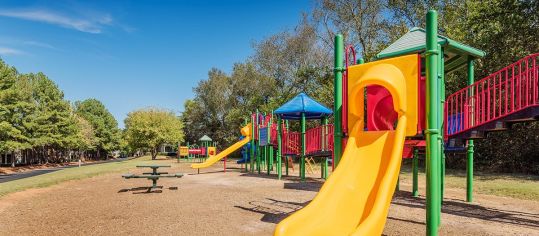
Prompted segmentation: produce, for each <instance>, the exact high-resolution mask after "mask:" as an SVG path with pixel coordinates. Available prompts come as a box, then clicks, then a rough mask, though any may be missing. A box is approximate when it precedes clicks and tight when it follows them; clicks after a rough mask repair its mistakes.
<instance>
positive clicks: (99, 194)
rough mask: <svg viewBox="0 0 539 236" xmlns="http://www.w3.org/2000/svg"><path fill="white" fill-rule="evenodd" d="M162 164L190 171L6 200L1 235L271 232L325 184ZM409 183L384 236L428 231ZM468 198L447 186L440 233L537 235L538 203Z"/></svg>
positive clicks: (68, 186) (73, 185)
mask: <svg viewBox="0 0 539 236" xmlns="http://www.w3.org/2000/svg"><path fill="white" fill-rule="evenodd" d="M164 163H170V164H172V165H173V167H172V170H171V171H169V172H183V173H186V175H185V176H184V177H183V178H180V179H175V178H174V179H172V178H170V179H162V180H159V182H158V184H159V185H162V186H163V188H162V189H158V190H154V191H151V192H148V191H147V189H146V188H144V187H145V186H149V185H150V181H148V180H145V179H129V180H124V179H122V178H121V177H120V174H118V173H117V174H107V175H102V176H96V177H93V178H88V179H83V180H77V181H69V182H65V183H62V184H59V185H56V186H53V187H48V188H44V189H31V190H27V191H23V192H18V193H14V194H10V195H8V196H5V197H3V198H0V235H150V234H151V235H221V236H222V235H271V234H272V232H273V229H274V227H275V224H276V223H278V222H279V221H280V220H282V219H283V218H285V217H286V216H287V215H289V214H290V213H291V212H294V211H296V210H298V209H300V208H301V207H303V206H304V205H306V204H307V203H308V202H309V201H310V200H311V199H312V198H313V197H314V196H315V195H316V193H317V191H318V189H319V188H320V186H321V184H322V182H321V181H318V180H312V181H309V182H307V183H299V182H298V181H297V179H295V178H290V179H286V180H283V181H277V180H276V179H275V176H269V177H268V176H267V175H252V174H246V173H241V172H240V171H239V170H238V169H232V170H229V171H227V173H223V172H222V169H220V168H219V165H215V167H213V168H210V169H206V170H203V171H202V172H201V174H196V170H191V169H190V168H189V164H187V163H181V164H176V163H175V161H172V160H171V161H159V164H164ZM228 166H230V167H237V166H236V165H235V164H232V162H229V164H228ZM132 171H133V173H140V172H142V171H143V170H141V169H136V168H134V169H133V170H132ZM0 187H1V186H0ZM410 188H411V186H410V183H406V182H404V183H401V191H399V192H398V193H396V195H395V197H394V199H393V204H392V206H391V209H390V213H389V218H388V221H387V224H386V228H385V231H384V234H386V235H424V232H425V210H424V200H425V199H424V198H423V197H419V198H413V197H410V195H411V194H410V192H409V189H410ZM420 190H421V191H422V193H424V189H420ZM464 196H465V193H464V191H463V190H459V189H446V194H445V197H446V199H445V201H444V207H443V215H442V217H443V220H442V227H441V231H440V234H441V235H459V236H462V235H539V203H538V202H535V201H525V200H516V199H512V198H504V197H497V196H490V195H480V194H476V195H475V200H476V202H475V203H474V204H467V203H465V202H464V201H463V198H464Z"/></svg>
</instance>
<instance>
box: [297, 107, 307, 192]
mask: <svg viewBox="0 0 539 236" xmlns="http://www.w3.org/2000/svg"><path fill="white" fill-rule="evenodd" d="M305 146H306V140H305V113H301V160H300V165H301V166H300V168H299V169H300V177H301V180H302V181H303V180H305Z"/></svg>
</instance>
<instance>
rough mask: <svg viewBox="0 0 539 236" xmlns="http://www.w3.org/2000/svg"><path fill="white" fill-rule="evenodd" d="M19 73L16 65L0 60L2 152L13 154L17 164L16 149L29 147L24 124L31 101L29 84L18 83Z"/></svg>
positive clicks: (12, 159) (0, 149) (0, 144)
mask: <svg viewBox="0 0 539 236" xmlns="http://www.w3.org/2000/svg"><path fill="white" fill-rule="evenodd" d="M19 76H20V75H19V74H18V72H17V70H16V69H15V68H14V67H11V66H8V65H6V64H5V63H4V62H3V61H1V60H0V152H1V153H7V152H9V153H10V154H11V161H12V162H11V163H12V166H14V165H15V162H16V161H15V151H16V150H20V149H23V148H27V147H29V145H30V143H29V141H30V140H29V137H28V136H27V132H26V131H27V130H26V127H25V124H24V121H25V116H24V115H23V114H26V113H27V112H28V108H29V106H30V103H29V102H28V100H29V96H27V95H28V93H27V92H28V87H29V86H28V84H27V83H17V81H18V78H19Z"/></svg>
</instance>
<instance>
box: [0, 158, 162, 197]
mask: <svg viewBox="0 0 539 236" xmlns="http://www.w3.org/2000/svg"><path fill="white" fill-rule="evenodd" d="M144 164H155V162H152V160H151V158H150V157H149V156H145V157H140V158H135V159H131V160H126V161H121V162H110V163H103V164H96V165H89V166H81V167H73V168H67V169H63V170H59V171H55V172H51V173H47V174H43V175H38V176H34V177H29V178H25V179H19V180H14V181H11V182H7V183H1V184H0V196H5V195H7V194H9V193H14V192H19V191H23V190H26V189H31V188H44V187H48V186H52V185H55V184H59V183H62V182H65V181H69V180H78V179H85V178H90V177H93V176H97V175H102V174H108V173H115V172H122V171H127V170H129V169H133V168H135V166H136V165H144Z"/></svg>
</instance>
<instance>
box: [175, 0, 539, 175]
mask: <svg viewBox="0 0 539 236" xmlns="http://www.w3.org/2000/svg"><path fill="white" fill-rule="evenodd" d="M312 4H313V7H312V10H311V11H310V12H305V13H303V17H302V19H301V20H300V22H298V24H297V25H296V26H295V27H294V28H292V29H288V30H284V31H282V32H279V33H276V34H274V35H270V36H268V37H266V38H264V39H262V40H260V41H257V42H255V43H253V45H252V47H253V54H252V55H251V56H250V57H249V58H247V59H246V60H245V61H242V62H237V63H236V64H234V66H233V69H232V72H231V73H230V74H227V73H225V72H223V70H221V69H218V68H213V69H211V70H210V71H209V72H208V78H207V79H205V80H202V81H200V82H199V83H198V85H197V86H196V87H195V88H193V92H194V98H193V99H190V100H188V101H186V102H185V104H184V112H183V114H182V117H181V118H182V121H183V123H184V131H185V139H186V140H187V141H190V142H194V141H196V140H197V139H198V138H200V136H202V135H203V134H207V135H209V136H210V137H212V138H213V139H214V140H215V141H217V143H218V144H219V146H220V147H221V148H224V147H227V146H228V145H230V144H231V143H233V142H234V141H236V140H237V139H238V137H237V136H238V128H239V127H241V125H242V124H243V123H244V122H245V119H246V118H247V117H248V115H249V114H250V113H251V112H254V111H255V110H256V109H259V110H260V111H261V112H265V113H271V111H272V110H274V109H276V108H277V107H278V106H280V105H281V104H283V103H284V102H285V101H287V100H288V99H290V98H292V97H293V96H295V95H296V94H297V93H299V92H306V93H307V94H309V95H310V96H312V97H313V98H315V99H316V100H318V101H320V102H321V103H323V104H324V105H326V106H327V107H330V108H331V107H332V105H333V38H334V36H335V34H336V33H342V34H343V35H344V38H345V42H347V43H348V44H352V45H353V46H354V47H355V49H356V50H357V51H358V57H360V58H363V59H364V60H365V61H367V62H368V61H372V60H374V59H375V55H376V54H377V53H378V52H380V51H381V50H382V49H383V48H385V47H387V46H389V44H391V43H392V42H394V41H395V40H396V39H398V38H399V37H400V36H402V35H403V34H404V33H406V32H407V31H408V30H409V29H410V28H412V27H423V28H424V26H425V19H424V18H425V14H426V12H427V11H428V10H429V9H435V10H437V11H438V12H439V26H440V34H442V35H445V36H447V37H449V38H451V39H454V40H457V41H460V42H462V43H465V44H468V45H470V46H473V47H476V48H479V49H481V50H483V51H485V52H486V53H487V56H486V57H485V58H483V59H480V60H479V61H478V62H477V63H476V72H475V74H476V79H477V80H478V79H480V78H483V77H484V76H487V75H488V74H490V73H492V72H495V71H496V70H498V69H501V68H503V67H505V66H507V65H509V64H511V63H513V62H515V61H517V60H518V59H520V58H522V57H524V56H526V55H528V54H531V53H534V52H538V51H539V41H538V40H537V38H539V14H536V12H538V11H539V1H534V0H518V1H516V0H491V1H479V0H441V1H437V0H419V1H408V0H383V1H371V0H358V1H347V0H315V1H313V3H312ZM246 46H247V45H246ZM446 80H447V84H446V89H447V94H448V95H449V94H451V93H452V92H455V91H457V90H458V89H460V88H462V87H464V86H466V70H465V68H461V69H460V70H457V71H455V72H453V73H451V74H448V75H447V76H446ZM537 150H539V125H538V124H537V123H526V124H516V125H514V126H513V129H511V130H509V131H506V132H498V133H493V134H491V135H489V138H488V139H485V140H480V141H478V142H476V158H475V160H476V167H477V168H478V169H480V170H481V169H483V170H487V171H504V172H523V173H535V174H539V153H538V152H537ZM447 160H448V163H447V164H448V167H449V168H464V167H465V158H461V157H455V158H453V157H450V158H448V159H447Z"/></svg>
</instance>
